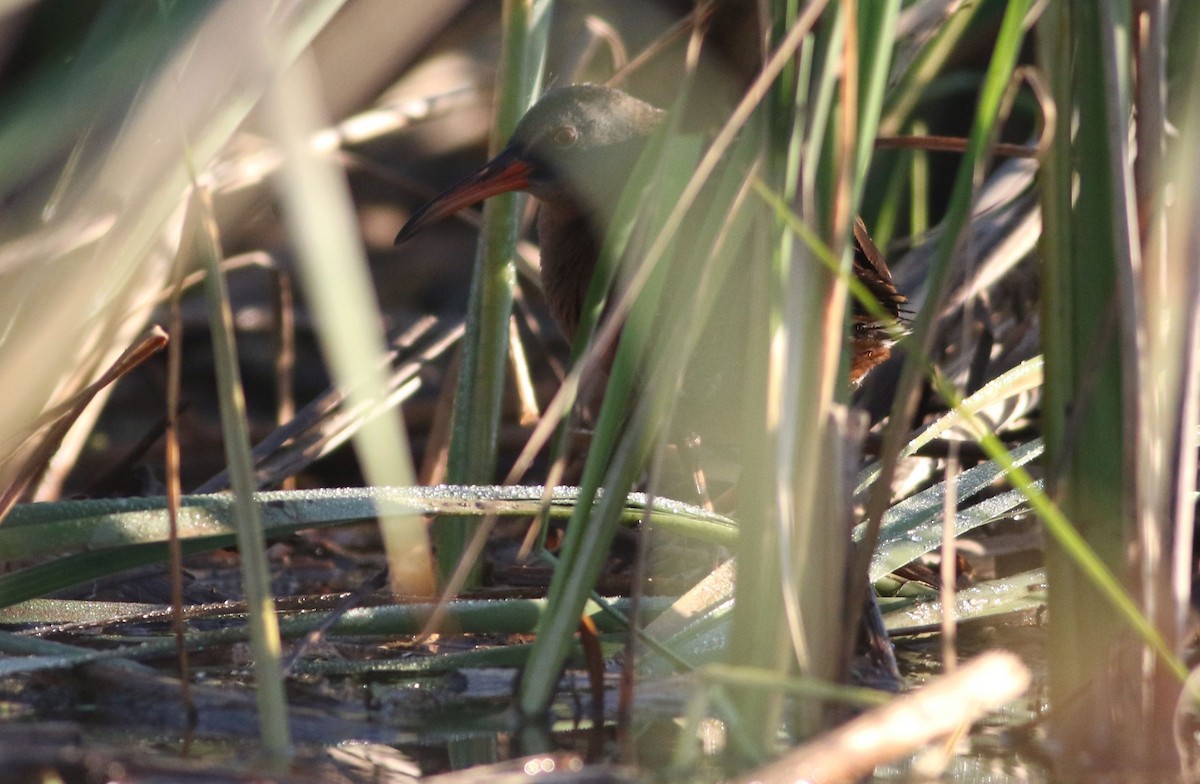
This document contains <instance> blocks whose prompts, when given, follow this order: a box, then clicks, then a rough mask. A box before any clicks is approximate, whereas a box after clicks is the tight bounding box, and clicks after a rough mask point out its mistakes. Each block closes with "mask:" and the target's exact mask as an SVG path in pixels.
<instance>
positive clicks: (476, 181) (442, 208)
mask: <svg viewBox="0 0 1200 784" xmlns="http://www.w3.org/2000/svg"><path fill="white" fill-rule="evenodd" d="M531 170H532V167H531V166H530V165H529V164H528V163H527V162H525V161H523V160H521V159H520V158H519V157H517V153H516V152H515V151H514V150H513V149H511V148H509V149H506V150H504V151H503V152H501V153H500V154H499V155H497V156H496V157H495V158H492V159H491V160H490V161H488V162H487V163H485V164H484V165H483V168H481V169H480V170H479V171H477V172H475V173H474V174H472V175H471V176H469V177H467V178H466V179H465V180H463V181H461V182H459V183H458V184H456V185H452V186H451V187H449V188H447V189H446V190H445V191H443V192H442V193H441V195H439V196H437V197H435V198H434V199H433V201H431V202H429V203H427V204H426V205H425V206H424V207H422V208H421V209H419V210H417V211H416V212H414V213H413V214H412V217H410V218H409V219H408V223H405V224H404V227H403V228H402V229H400V233H399V234H397V235H396V244H397V245H399V244H400V243H402V242H404V241H406V240H408V239H409V238H411V237H412V236H413V235H414V234H416V233H417V232H418V231H420V230H421V229H423V228H425V227H426V226H428V225H429V224H431V223H436V222H438V221H440V220H441V219H442V218H446V217H449V216H451V215H453V214H454V213H456V212H458V211H459V210H461V209H463V208H464V207H469V206H471V205H472V204H474V203H475V202H478V201H483V200H484V199H486V198H489V197H491V196H496V195H498V194H501V193H509V192H511V191H519V190H523V189H524V188H527V187H529V173H530V171H531Z"/></svg>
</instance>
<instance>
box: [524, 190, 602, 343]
mask: <svg viewBox="0 0 1200 784" xmlns="http://www.w3.org/2000/svg"><path fill="white" fill-rule="evenodd" d="M537 228H538V244H539V245H540V246H541V253H542V290H543V291H544V292H545V294H546V304H547V305H548V306H549V308H550V315H551V316H553V317H554V320H555V322H557V323H558V326H559V328H560V329H561V330H562V331H563V334H564V335H566V337H567V339H568V340H574V339H575V332H576V330H577V329H578V328H579V319H580V314H581V313H582V311H583V301H584V299H585V298H586V297H587V290H588V286H589V285H590V284H591V281H592V273H593V272H594V271H595V269H596V259H597V257H598V256H599V247H598V243H597V242H596V239H595V236H596V231H595V228H594V227H593V226H592V225H591V222H590V221H589V220H588V219H587V218H586V217H585V216H584V214H583V212H582V211H581V210H579V209H576V208H575V207H574V206H573V205H559V204H547V203H545V202H542V203H541V209H540V210H539V212H538V221H537Z"/></svg>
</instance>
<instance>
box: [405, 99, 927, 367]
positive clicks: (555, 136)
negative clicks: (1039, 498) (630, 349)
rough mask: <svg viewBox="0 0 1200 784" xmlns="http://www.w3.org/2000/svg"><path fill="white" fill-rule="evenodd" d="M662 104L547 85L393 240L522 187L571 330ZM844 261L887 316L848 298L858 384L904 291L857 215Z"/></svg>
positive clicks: (558, 313) (555, 310) (891, 325)
mask: <svg viewBox="0 0 1200 784" xmlns="http://www.w3.org/2000/svg"><path fill="white" fill-rule="evenodd" d="M666 118H667V112H665V111H664V110H662V109H660V108H658V107H655V106H653V105H651V104H649V103H647V102H645V101H642V100H640V99H638V98H635V97H634V96H632V95H629V94H628V93H626V92H624V91H622V90H618V89H616V88H613V87H607V86H604V85H598V84H574V85H568V86H565V87H559V88H555V89H552V90H549V91H547V92H546V93H545V94H544V95H543V96H542V97H541V98H539V99H538V101H537V102H536V103H534V105H533V106H532V107H530V109H529V110H528V111H527V112H526V113H525V115H524V116H523V117H522V118H521V119H520V120H519V121H518V123H517V126H516V128H515V130H514V131H513V134H512V137H511V138H510V140H509V142H508V144H507V145H506V146H505V147H504V149H503V150H502V151H501V152H500V153H498V154H497V155H496V156H495V157H493V158H492V159H491V160H489V161H488V162H487V163H485V164H484V165H483V166H482V167H481V168H479V169H478V170H476V171H475V172H474V173H473V174H471V175H469V176H467V177H466V178H465V179H463V180H461V181H460V182H458V183H456V184H454V185H452V186H451V187H449V188H448V189H446V190H445V191H443V192H442V193H441V194H439V195H438V196H436V197H434V198H433V199H432V200H431V201H429V202H427V203H426V204H425V205H424V206H422V207H421V208H419V209H418V210H417V211H416V212H414V213H413V214H412V215H411V216H410V217H409V219H408V221H407V222H406V223H405V224H404V226H403V228H401V229H400V232H399V234H398V235H397V236H396V244H401V243H403V242H405V241H407V240H408V239H410V238H412V237H413V236H414V235H415V234H417V233H418V232H419V231H421V230H422V229H423V228H425V227H426V226H428V225H430V224H432V223H435V222H437V221H439V220H442V219H443V218H446V217H449V216H450V215H453V214H454V213H457V212H459V211H460V210H462V209H464V208H466V207H468V206H470V205H472V204H474V203H476V202H479V201H482V200H484V199H487V198H489V197H491V196H495V195H498V194H501V193H508V192H512V191H523V192H526V193H529V194H530V195H531V196H533V198H534V199H535V200H536V201H537V202H538V205H539V211H538V217H537V233H538V242H539V245H540V247H541V258H542V265H541V279H542V288H543V291H544V292H545V296H546V303H547V307H548V308H549V310H550V314H551V317H552V318H553V319H554V321H555V322H556V324H557V325H558V327H559V329H560V330H561V331H562V333H563V335H564V336H565V337H566V338H567V339H568V340H573V339H574V337H575V333H576V332H577V330H578V327H579V321H580V316H581V313H582V309H583V304H584V299H585V297H586V295H587V291H588V287H589V285H590V283H591V279H592V275H593V273H594V271H595V268H596V263H597V260H598V259H599V256H600V243H601V240H602V239H603V237H604V236H605V233H606V230H607V226H608V223H609V222H610V221H611V219H612V217H613V215H612V213H613V210H614V209H615V207H616V204H617V202H618V200H619V197H620V195H621V193H622V192H623V190H624V188H625V186H626V184H627V183H628V181H629V179H630V176H631V175H632V173H633V170H634V167H635V166H636V165H637V162H638V159H639V156H640V155H641V153H642V151H643V150H644V149H645V146H646V143H647V142H648V140H649V138H650V136H651V135H652V134H653V133H654V132H655V131H656V130H658V129H659V128H660V127H661V126H662V125H663V123H664V122H665V121H666ZM854 238H855V246H856V247H855V250H856V252H855V255H854V262H853V267H852V271H853V274H854V275H855V277H857V278H858V280H859V281H861V282H862V283H863V284H864V286H865V287H866V289H867V290H868V291H869V292H870V293H871V294H872V295H873V296H874V297H875V298H876V299H877V300H878V301H879V302H880V304H881V305H882V306H883V309H884V311H885V313H886V314H887V315H888V317H889V318H888V319H886V320H880V319H878V318H876V317H874V316H872V315H871V314H870V313H869V312H868V311H867V310H866V309H865V308H864V307H862V305H861V304H859V303H858V302H857V301H855V303H854V306H853V311H852V317H851V318H852V324H851V335H850V343H851V350H850V371H849V380H850V382H851V384H852V385H854V386H857V385H858V384H859V383H861V381H862V379H863V377H864V376H865V375H866V373H867V372H868V371H870V370H871V369H872V368H874V367H876V366H877V365H879V364H880V363H882V362H883V361H885V360H886V359H887V358H888V357H889V356H890V355H891V346H892V344H893V343H894V342H895V339H896V333H897V330H896V326H897V325H902V323H903V315H902V313H903V308H904V303H905V302H906V301H907V300H906V298H905V297H904V296H903V295H902V294H901V293H900V292H899V291H898V290H897V289H896V286H895V284H894V282H893V281H892V275H891V271H890V270H889V269H888V266H887V263H886V262H885V261H884V258H883V255H882V254H881V253H880V252H879V250H878V249H877V248H876V247H875V245H874V243H873V242H872V241H871V238H870V236H869V235H868V233H867V230H866V227H865V225H863V223H862V221H861V219H856V220H855V226H854Z"/></svg>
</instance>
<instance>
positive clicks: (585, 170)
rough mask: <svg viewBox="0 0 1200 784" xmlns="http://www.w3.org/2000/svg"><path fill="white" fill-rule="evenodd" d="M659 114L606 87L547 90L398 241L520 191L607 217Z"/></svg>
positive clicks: (412, 220)
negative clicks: (502, 143) (504, 139)
mask: <svg viewBox="0 0 1200 784" xmlns="http://www.w3.org/2000/svg"><path fill="white" fill-rule="evenodd" d="M665 114H666V113H665V112H663V111H662V110H661V109H658V108H655V107H654V106H651V105H650V104H648V103H645V102H644V101H640V100H638V99H637V98H634V97H633V96H631V95H628V94H626V93H624V92H621V91H620V90H616V89H613V88H611V87H603V86H601V85H595V84H577V85H571V86H569V87H562V88H559V89H556V90H551V91H549V92H547V93H546V94H545V95H543V96H542V98H541V99H540V100H538V102H537V103H536V104H534V105H533V106H532V107H531V108H530V109H529V111H528V112H526V113H525V116H524V117H522V118H521V121H520V122H519V123H518V124H517V128H516V130H515V131H514V132H513V135H512V138H511V139H510V140H509V143H508V146H507V147H505V148H504V150H503V151H501V152H500V154H498V155H497V156H496V157H495V158H493V159H492V160H490V161H488V162H487V163H486V164H484V165H483V167H482V168H480V169H479V170H478V171H476V172H475V173H474V174H472V175H470V176H469V177H467V178H466V179H464V180H462V181H461V182H459V183H458V184H456V185H454V186H452V187H450V188H449V189H447V190H446V191H445V192H443V193H442V194H441V195H439V196H437V197H436V198H434V199H433V200H432V201H430V202H429V203H428V204H426V205H425V206H424V207H422V208H421V209H419V210H417V212H415V213H414V214H413V215H412V217H411V218H410V219H409V221H408V223H406V224H405V225H404V228H402V229H401V230H400V234H399V236H397V237H396V241H397V242H403V241H404V240H407V239H408V238H409V237H411V236H412V235H414V234H416V233H417V232H418V231H420V230H421V229H422V228H424V227H425V226H427V225H429V224H430V223H434V222H436V221H438V220H441V219H442V218H445V217H447V216H449V215H452V214H454V213H456V212H458V211H459V210H461V209H463V208H464V207H467V206H469V205H471V204H474V203H475V202H478V201H482V200H483V199H486V198H488V197H491V196H495V195H497V194H500V193H508V192H510V191H526V192H528V193H530V194H532V195H533V196H534V197H535V198H537V199H538V200H540V201H542V202H545V203H548V204H556V203H560V202H563V201H566V200H569V201H570V202H571V203H572V204H576V205H580V206H582V207H583V208H584V209H587V210H596V209H604V208H608V209H611V207H612V206H613V205H614V204H615V201H616V199H617V197H619V196H620V194H621V190H622V189H623V188H624V186H625V183H626V181H627V180H628V179H629V175H630V172H631V171H632V170H633V167H634V164H635V163H636V162H637V158H638V156H639V155H640V154H641V151H642V148H643V146H644V145H645V142H646V139H647V137H648V136H649V135H650V134H651V133H652V132H653V131H654V130H655V129H656V128H657V127H658V126H659V125H660V124H661V123H662V122H663V119H664V117H665Z"/></svg>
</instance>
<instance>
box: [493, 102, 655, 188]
mask: <svg viewBox="0 0 1200 784" xmlns="http://www.w3.org/2000/svg"><path fill="white" fill-rule="evenodd" d="M665 116H666V113H665V112H664V111H662V110H661V109H657V108H655V107H653V106H651V105H650V104H648V103H645V102H644V101H639V100H638V99H636V98H634V97H632V96H630V95H627V94H625V93H623V92H621V91H620V90H614V89H612V88H610V87H602V86H600V85H594V84H579V85H572V86H570V87H563V88H559V89H557V90H551V91H550V92H548V93H546V94H545V95H544V96H542V98H541V99H540V100H539V101H538V102H537V103H536V104H535V105H534V106H533V107H532V108H531V109H530V110H529V111H528V112H527V113H526V114H525V116H524V117H523V118H522V119H521V122H520V123H519V124H518V125H517V129H516V131H514V132H513V136H512V140H511V141H510V142H509V149H510V150H512V151H513V152H514V153H516V154H517V155H518V156H519V157H520V158H521V159H522V160H525V161H527V162H528V163H530V164H531V165H532V166H533V170H532V171H531V172H530V175H529V188H528V190H529V192H530V193H532V194H533V195H534V196H535V197H537V198H539V199H541V200H543V201H553V200H555V199H559V198H564V197H568V198H574V199H582V200H583V201H594V200H600V201H604V202H607V201H610V200H614V201H615V199H616V197H617V196H619V195H620V192H621V189H622V188H623V187H624V185H625V182H626V180H627V179H628V178H629V174H630V172H631V170H632V169H633V166H634V165H635V164H636V162H637V158H638V155H639V154H640V153H641V151H642V148H643V146H644V145H645V141H646V138H647V136H648V135H649V134H650V133H652V132H653V131H654V130H655V129H656V128H657V127H658V126H659V125H661V124H662V122H663V120H664V118H665Z"/></svg>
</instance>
